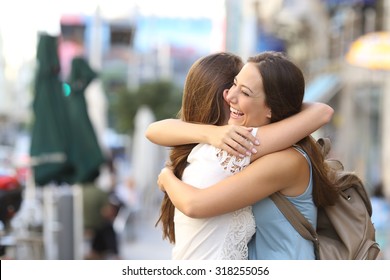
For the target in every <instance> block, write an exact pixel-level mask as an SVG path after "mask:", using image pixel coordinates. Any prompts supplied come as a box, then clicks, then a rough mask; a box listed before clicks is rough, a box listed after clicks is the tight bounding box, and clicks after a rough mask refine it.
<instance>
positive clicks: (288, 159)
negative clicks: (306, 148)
mask: <svg viewBox="0 0 390 280" xmlns="http://www.w3.org/2000/svg"><path fill="white" fill-rule="evenodd" d="M260 160H261V161H263V162H266V163H274V164H276V163H277V164H278V165H279V166H280V167H284V168H287V167H294V166H296V165H297V164H302V163H306V162H307V160H306V158H305V157H304V156H303V155H302V153H300V152H299V151H297V150H296V149H294V148H293V147H290V148H287V149H284V150H281V151H278V152H274V153H271V154H267V155H264V156H262V157H261V158H260Z"/></svg>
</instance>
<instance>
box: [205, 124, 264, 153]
mask: <svg viewBox="0 0 390 280" xmlns="http://www.w3.org/2000/svg"><path fill="white" fill-rule="evenodd" d="M251 131H252V128H250V127H245V126H238V125H224V126H216V127H214V129H213V130H212V133H210V134H209V135H208V143H209V144H210V145H213V146H214V147H217V148H220V149H222V150H224V151H226V152H228V153H229V154H232V155H234V156H237V157H244V156H246V155H247V156H250V155H251V154H252V153H256V152H257V151H256V149H254V148H253V146H254V145H259V144H260V142H259V140H258V139H257V138H256V137H255V136H253V135H252V133H251Z"/></svg>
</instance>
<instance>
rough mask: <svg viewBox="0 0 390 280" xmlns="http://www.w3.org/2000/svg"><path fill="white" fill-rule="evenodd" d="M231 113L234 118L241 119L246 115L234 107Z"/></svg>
mask: <svg viewBox="0 0 390 280" xmlns="http://www.w3.org/2000/svg"><path fill="white" fill-rule="evenodd" d="M230 112H231V115H232V116H234V117H241V116H243V115H244V114H243V113H241V112H240V111H238V110H237V109H234V108H232V107H230Z"/></svg>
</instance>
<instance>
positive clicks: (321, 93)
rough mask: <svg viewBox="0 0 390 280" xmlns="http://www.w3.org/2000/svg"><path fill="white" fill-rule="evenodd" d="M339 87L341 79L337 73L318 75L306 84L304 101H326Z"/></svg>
mask: <svg viewBox="0 0 390 280" xmlns="http://www.w3.org/2000/svg"><path fill="white" fill-rule="evenodd" d="M341 88H342V81H341V78H340V77H339V76H338V75H336V74H323V75H320V76H318V77H316V78H315V79H314V80H313V81H311V82H310V83H309V84H308V85H307V86H306V90H305V97H304V101H305V102H324V103H327V102H329V100H330V99H332V97H333V96H334V95H335V94H336V93H337V92H339V91H340V90H341Z"/></svg>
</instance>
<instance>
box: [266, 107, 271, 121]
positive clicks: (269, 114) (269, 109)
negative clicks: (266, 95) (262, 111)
mask: <svg viewBox="0 0 390 280" xmlns="http://www.w3.org/2000/svg"><path fill="white" fill-rule="evenodd" d="M266 117H267V118H268V119H271V117H272V111H271V108H267V114H266Z"/></svg>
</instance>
